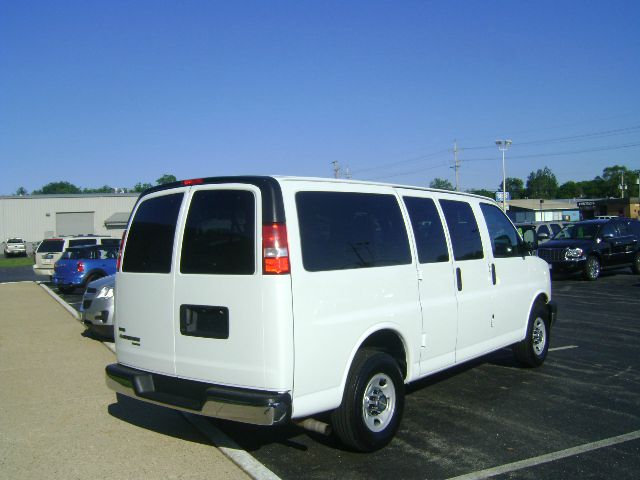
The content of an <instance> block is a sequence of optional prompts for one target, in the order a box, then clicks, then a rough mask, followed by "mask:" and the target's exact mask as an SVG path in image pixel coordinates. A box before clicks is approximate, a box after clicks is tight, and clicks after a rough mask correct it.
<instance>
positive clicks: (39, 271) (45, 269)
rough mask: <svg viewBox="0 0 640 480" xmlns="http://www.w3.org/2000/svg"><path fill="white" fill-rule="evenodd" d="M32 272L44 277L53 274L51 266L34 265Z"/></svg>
mask: <svg viewBox="0 0 640 480" xmlns="http://www.w3.org/2000/svg"><path fill="white" fill-rule="evenodd" d="M33 273H35V274H36V275H42V276H44V277H51V276H53V274H54V270H53V267H51V268H49V267H38V266H36V265H34V266H33Z"/></svg>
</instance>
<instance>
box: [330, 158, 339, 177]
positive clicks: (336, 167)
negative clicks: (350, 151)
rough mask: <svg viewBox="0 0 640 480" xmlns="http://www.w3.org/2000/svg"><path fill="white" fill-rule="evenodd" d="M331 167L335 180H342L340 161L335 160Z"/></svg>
mask: <svg viewBox="0 0 640 480" xmlns="http://www.w3.org/2000/svg"><path fill="white" fill-rule="evenodd" d="M331 165H333V178H340V164H339V163H338V161H337V160H334V161H333V162H331Z"/></svg>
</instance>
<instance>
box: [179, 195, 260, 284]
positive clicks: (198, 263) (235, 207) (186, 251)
mask: <svg viewBox="0 0 640 480" xmlns="http://www.w3.org/2000/svg"><path fill="white" fill-rule="evenodd" d="M255 223H256V222H255V199H254V196H253V194H252V193H251V192H247V191H242V190H202V191H199V192H196V193H195V194H194V195H193V198H192V200H191V206H190V207H189V215H188V216H187V224H186V228H185V232H184V240H183V241H182V257H181V260H180V271H181V272H182V273H212V274H228V275H250V274H253V273H254V272H255V263H256V262H255V250H256V248H255V237H256V235H255V231H256V225H255Z"/></svg>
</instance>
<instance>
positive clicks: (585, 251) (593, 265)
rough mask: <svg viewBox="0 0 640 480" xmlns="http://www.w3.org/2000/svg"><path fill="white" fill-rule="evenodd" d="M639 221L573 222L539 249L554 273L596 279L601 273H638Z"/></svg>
mask: <svg viewBox="0 0 640 480" xmlns="http://www.w3.org/2000/svg"><path fill="white" fill-rule="evenodd" d="M639 224H640V222H638V220H631V219H627V218H614V219H596V220H584V221H582V222H576V223H574V224H573V225H571V226H568V227H566V228H564V229H563V230H562V231H561V232H560V233H559V234H558V235H556V236H555V237H554V239H553V240H550V241H548V242H546V243H545V244H544V245H543V246H540V247H539V248H538V256H539V257H540V258H543V259H544V260H546V261H547V262H548V263H549V268H551V270H552V271H553V272H554V273H555V272H558V273H568V274H578V273H579V274H582V276H583V277H584V278H585V279H587V280H596V279H597V278H598V277H599V276H600V273H601V271H602V270H607V269H613V268H623V267H631V269H632V270H633V272H634V273H636V274H638V273H640V235H639V234H638V233H634V231H637V230H638V228H640V226H639Z"/></svg>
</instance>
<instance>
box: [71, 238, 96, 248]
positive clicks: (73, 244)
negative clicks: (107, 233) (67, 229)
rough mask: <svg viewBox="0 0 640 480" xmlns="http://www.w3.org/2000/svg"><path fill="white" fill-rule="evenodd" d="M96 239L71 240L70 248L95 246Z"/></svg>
mask: <svg viewBox="0 0 640 480" xmlns="http://www.w3.org/2000/svg"><path fill="white" fill-rule="evenodd" d="M95 244H96V239H95V238H77V239H75V240H69V246H70V247H77V246H79V245H95Z"/></svg>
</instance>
